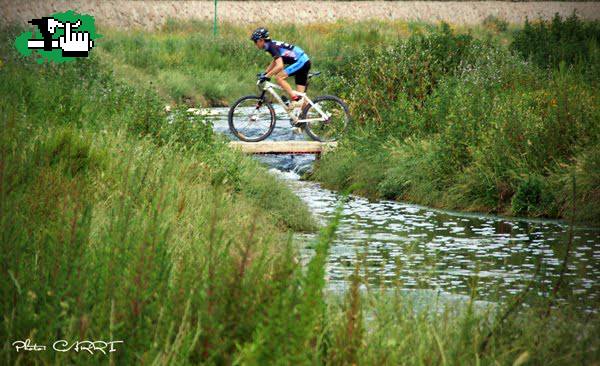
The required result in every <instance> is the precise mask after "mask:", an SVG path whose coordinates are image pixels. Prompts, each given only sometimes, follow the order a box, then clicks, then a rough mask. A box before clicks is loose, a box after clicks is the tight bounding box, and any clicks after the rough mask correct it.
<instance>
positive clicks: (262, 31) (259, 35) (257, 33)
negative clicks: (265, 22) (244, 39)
mask: <svg viewBox="0 0 600 366" xmlns="http://www.w3.org/2000/svg"><path fill="white" fill-rule="evenodd" d="M250 39H251V40H253V41H254V42H256V41H258V40H259V39H266V40H269V39H271V36H270V35H269V30H268V29H267V28H263V27H260V28H256V29H255V30H254V32H252V35H250Z"/></svg>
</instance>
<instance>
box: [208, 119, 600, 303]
mask: <svg viewBox="0 0 600 366" xmlns="http://www.w3.org/2000/svg"><path fill="white" fill-rule="evenodd" d="M223 111H225V110H222V111H220V115H219V116H218V117H216V118H215V120H214V125H215V130H217V131H220V132H223V133H226V134H227V133H228V127H227V122H226V119H225V118H224V116H226V113H223ZM278 116H279V117H284V115H282V114H281V111H279V114H278ZM305 138H306V137H304V136H298V135H293V134H292V133H291V130H290V127H289V123H288V122H287V121H286V120H284V119H282V120H280V121H279V123H278V126H277V127H276V129H275V131H274V133H273V135H272V136H271V137H270V139H271V140H288V139H305ZM260 159H262V160H263V161H264V162H265V163H267V164H269V165H270V166H271V167H274V168H275V169H273V172H274V173H275V174H278V175H279V176H281V177H282V178H283V179H285V180H286V181H287V182H288V183H289V184H290V185H291V186H292V188H293V189H294V191H295V192H296V194H298V196H299V197H300V198H301V199H302V200H303V201H304V202H306V204H307V205H308V206H309V208H310V209H311V211H312V212H313V214H314V215H315V216H316V217H317V218H318V219H319V220H321V221H322V222H323V223H325V222H327V221H328V220H329V218H331V216H332V215H333V212H334V210H335V207H336V205H337V203H338V200H339V198H340V197H339V195H338V194H337V193H336V192H332V191H329V190H327V189H323V188H321V187H320V186H319V185H318V184H316V183H314V182H305V181H300V180H299V179H298V174H297V173H298V172H302V171H304V170H306V169H309V168H310V166H311V163H312V160H313V159H314V157H312V156H295V157H292V156H268V157H261V158H260ZM342 215H343V216H342V220H341V225H340V228H339V232H338V238H337V240H336V241H335V243H334V244H333V246H332V248H331V252H330V257H329V265H328V278H329V284H330V286H332V287H342V288H343V287H345V283H346V279H347V277H348V276H349V275H350V274H351V273H352V271H353V269H354V267H355V264H356V262H357V261H358V260H360V261H362V262H363V263H366V266H364V267H363V269H362V272H363V275H364V276H365V277H366V278H367V279H368V281H369V282H370V283H372V284H378V285H383V286H386V285H390V284H393V283H400V284H401V286H402V287H403V288H405V289H435V290H436V291H439V292H442V293H454V294H469V292H470V287H469V286H470V285H469V284H470V281H472V278H473V277H474V276H477V277H478V283H479V286H478V289H479V293H480V295H481V296H482V297H483V298H487V299H496V298H497V297H500V298H502V297H503V296H506V295H507V294H514V293H517V292H519V291H520V290H521V289H522V288H523V287H524V286H525V285H526V283H527V281H528V280H529V279H531V276H532V275H533V273H534V271H535V268H536V265H537V263H538V261H540V265H541V268H542V274H543V275H542V276H541V278H542V279H541V281H542V284H544V285H546V287H547V289H550V287H551V285H552V283H553V281H554V280H555V278H556V276H557V274H558V273H559V268H560V265H561V258H562V257H563V255H564V250H565V248H566V243H567V239H568V228H567V226H566V225H565V224H563V223H560V222H557V221H551V220H518V219H507V218H500V217H495V216H487V215H478V214H465V213H455V212H447V211H440V210H434V209H430V208H426V207H421V206H418V205H412V204H405V203H401V202H394V201H379V202H370V201H368V200H367V199H365V198H361V197H350V199H349V201H348V202H347V203H346V205H345V206H344V209H343V214H342ZM301 237H302V236H301ZM303 237H304V238H305V239H311V238H312V235H303ZM574 244H575V245H574V253H573V255H572V257H571V261H570V263H569V267H568V269H569V271H568V275H567V281H566V283H568V286H570V289H571V290H572V291H573V293H574V294H575V296H577V297H578V298H580V299H587V300H590V301H591V302H592V303H593V302H596V303H598V301H600V297H599V290H600V287H599V285H598V281H597V280H598V278H599V275H600V266H599V265H598V260H599V259H600V245H599V244H600V231H599V230H598V229H592V228H576V229H575V235H574Z"/></svg>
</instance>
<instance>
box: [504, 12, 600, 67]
mask: <svg viewBox="0 0 600 366" xmlns="http://www.w3.org/2000/svg"><path fill="white" fill-rule="evenodd" d="M599 44H600V22H598V21H593V22H583V21H581V19H579V18H578V17H577V15H576V14H575V13H573V15H571V16H569V17H567V18H566V19H563V18H562V17H561V16H560V15H558V14H556V15H555V16H554V18H553V19H552V21H550V22H548V21H544V20H538V21H536V22H534V23H532V22H530V21H529V20H527V21H526V22H525V26H524V27H523V29H522V30H518V31H517V32H516V33H515V36H514V41H513V43H512V44H511V49H512V50H514V51H515V52H517V53H518V54H520V55H521V56H523V57H524V58H525V59H531V60H532V61H533V62H535V63H536V64H538V65H539V66H540V67H542V68H548V67H553V68H557V67H558V65H559V64H560V63H561V62H565V63H566V64H567V65H579V66H582V67H583V68H587V67H588V65H591V66H593V65H592V63H593V61H594V60H597V56H595V54H597V53H598V46H599Z"/></svg>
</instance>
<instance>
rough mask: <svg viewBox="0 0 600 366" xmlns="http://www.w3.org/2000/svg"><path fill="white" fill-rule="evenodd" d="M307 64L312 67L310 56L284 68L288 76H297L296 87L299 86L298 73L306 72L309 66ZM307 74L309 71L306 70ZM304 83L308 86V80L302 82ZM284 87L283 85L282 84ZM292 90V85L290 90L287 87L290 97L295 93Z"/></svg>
mask: <svg viewBox="0 0 600 366" xmlns="http://www.w3.org/2000/svg"><path fill="white" fill-rule="evenodd" d="M306 64H309V65H308V67H309V68H310V61H309V60H308V57H302V58H301V59H300V60H298V61H297V62H295V63H293V64H291V65H289V66H287V67H286V68H285V69H283V71H284V72H285V73H286V74H287V76H295V78H296V87H297V86H298V74H303V73H304V70H305V69H306V67H307V65H306ZM306 75H308V71H306ZM284 82H285V81H284ZM286 84H287V82H286ZM280 85H281V84H280ZM302 85H304V86H305V87H306V82H304V83H302ZM288 87H289V84H288ZM282 88H283V86H282ZM291 90H292V88H291V87H290V90H289V91H288V90H287V89H285V91H287V92H288V94H289V95H290V97H293V96H294V93H293V91H291ZM298 91H301V90H298Z"/></svg>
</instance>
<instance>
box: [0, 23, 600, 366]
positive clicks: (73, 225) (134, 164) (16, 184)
mask: <svg viewBox="0 0 600 366" xmlns="http://www.w3.org/2000/svg"><path fill="white" fill-rule="evenodd" d="M0 34H1V35H2V37H1V38H0V39H1V42H0V49H2V50H3V54H4V55H7V56H3V57H2V64H1V66H0V67H1V69H0V96H2V98H0V107H1V108H0V113H1V114H0V123H1V124H2V134H1V135H0V253H1V255H0V258H1V263H2V269H1V271H2V278H3V281H2V283H1V284H0V312H1V313H2V324H1V327H0V340H1V342H2V347H1V348H0V359H1V360H2V363H3V364H84V365H89V364H106V363H109V364H118V365H127V364H165V365H166V364H177V365H179V364H200V363H203V364H247V365H264V364H421V363H433V364H438V363H448V364H464V363H482V364H497V363H500V364H506V363H512V362H513V361H515V360H516V361H517V363H523V362H525V361H528V362H530V363H532V364H573V363H583V364H589V363H593V362H595V361H597V360H598V358H599V357H600V356H599V348H598V339H600V337H599V336H598V329H600V327H598V318H597V315H595V314H589V315H585V314H581V313H579V312H576V311H570V310H569V309H568V308H566V307H564V306H562V305H561V307H558V308H556V309H555V310H554V311H553V312H552V313H551V315H550V317H549V318H548V317H546V316H545V315H544V316H541V315H540V310H539V309H538V308H537V307H536V308H534V309H531V310H528V311H517V312H515V313H514V314H513V316H511V317H509V318H506V320H505V321H503V322H501V323H499V322H498V321H497V320H496V319H499V317H496V316H494V314H495V310H493V309H491V310H481V311H477V310H475V308H474V307H472V306H469V307H467V310H466V311H462V310H460V308H461V307H462V306H461V305H459V306H456V307H455V306H448V307H442V308H440V307H437V306H435V305H434V304H432V308H431V310H432V311H427V310H426V309H425V310H424V309H423V308H422V306H415V305H414V304H413V303H412V302H411V301H410V298H408V297H407V296H406V295H404V294H402V293H400V292H397V293H395V294H394V293H392V294H385V295H383V294H377V290H374V289H370V288H368V287H367V290H368V292H367V293H363V292H361V291H360V288H361V287H362V285H363V281H362V280H361V277H360V275H359V273H360V271H359V269H358V268H357V271H356V274H355V276H354V277H353V279H352V285H351V291H349V292H348V294H347V295H346V298H345V299H343V300H339V301H338V299H337V297H335V296H333V297H328V296H326V294H325V292H324V286H325V279H324V273H325V265H326V258H327V254H328V250H329V245H330V243H331V242H332V240H333V238H334V236H335V231H336V225H337V220H334V221H333V222H332V223H331V224H330V225H329V226H328V227H327V228H324V229H323V231H322V233H321V235H320V237H319V240H318V242H317V243H316V244H315V245H314V247H315V253H314V256H313V257H312V259H311V260H310V261H309V263H308V265H307V267H306V268H305V269H304V268H302V266H301V264H300V263H299V261H298V257H299V256H298V253H297V248H296V247H295V245H294V243H293V242H292V241H291V239H290V237H289V235H288V234H286V233H285V232H283V231H282V230H281V229H282V228H283V229H286V228H291V229H294V230H310V229H312V228H313V227H314V223H313V222H312V219H311V218H310V216H309V214H308V212H307V211H306V208H305V207H304V206H303V205H301V204H300V201H299V199H297V198H296V197H295V196H294V195H292V194H291V192H289V190H288V189H287V188H285V187H283V186H282V185H281V183H278V182H277V181H276V180H274V178H272V177H269V176H268V175H267V174H265V172H264V170H262V168H261V167H260V166H258V165H257V164H256V163H254V162H252V161H251V160H249V159H246V158H244V157H242V156H240V155H238V154H236V153H235V152H233V151H230V150H228V149H227V148H226V147H225V146H224V144H223V143H222V142H221V141H220V140H219V138H218V137H216V136H214V135H213V134H212V132H211V128H210V125H207V124H205V123H204V122H203V121H201V120H194V121H190V120H189V118H188V117H187V116H186V115H185V114H183V113H182V112H181V111H176V112H175V113H174V114H173V115H172V117H171V119H167V116H166V115H164V114H163V112H162V111H161V102H162V100H161V99H159V98H158V97H157V96H156V95H155V94H154V93H153V92H152V91H150V90H144V89H141V88H140V89H134V88H131V87H127V86H124V85H122V84H120V83H118V82H115V81H114V80H113V77H112V76H111V74H110V73H107V72H106V70H105V69H104V68H103V67H101V66H100V65H99V64H98V63H97V62H96V61H95V60H93V59H92V60H88V61H79V62H76V63H74V64H61V65H37V64H36V63H34V62H31V60H24V59H19V58H17V57H16V56H15V55H14V54H13V53H12V52H13V51H9V49H8V47H7V40H8V39H11V38H12V36H13V35H14V33H12V32H10V31H7V30H4V31H2V32H0ZM267 193H269V194H267ZM543 309H544V310H545V309H546V308H545V307H544V308H543ZM544 314H545V312H544ZM491 329H494V330H495V333H494V336H493V337H492V338H491V339H490V340H489V343H488V346H487V347H486V349H485V350H481V347H479V344H480V342H481V340H482V335H484V334H485V335H487V334H489V333H490V330H491ZM28 338H29V339H31V340H32V342H33V343H37V344H44V345H47V346H48V347H49V349H48V350H46V351H43V352H32V351H30V352H26V351H20V352H16V350H15V348H14V347H13V346H12V342H14V341H16V340H25V339H28ZM61 339H64V340H67V341H68V342H69V343H72V342H75V341H77V340H80V341H81V340H105V341H108V340H122V341H124V343H123V344H122V345H118V346H117V349H116V352H113V353H110V354H107V355H105V354H101V353H96V354H94V355H90V354H88V353H86V352H85V351H80V352H75V351H71V352H67V353H58V352H54V351H52V350H51V348H50V347H51V344H52V343H53V342H54V341H56V340H61Z"/></svg>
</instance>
